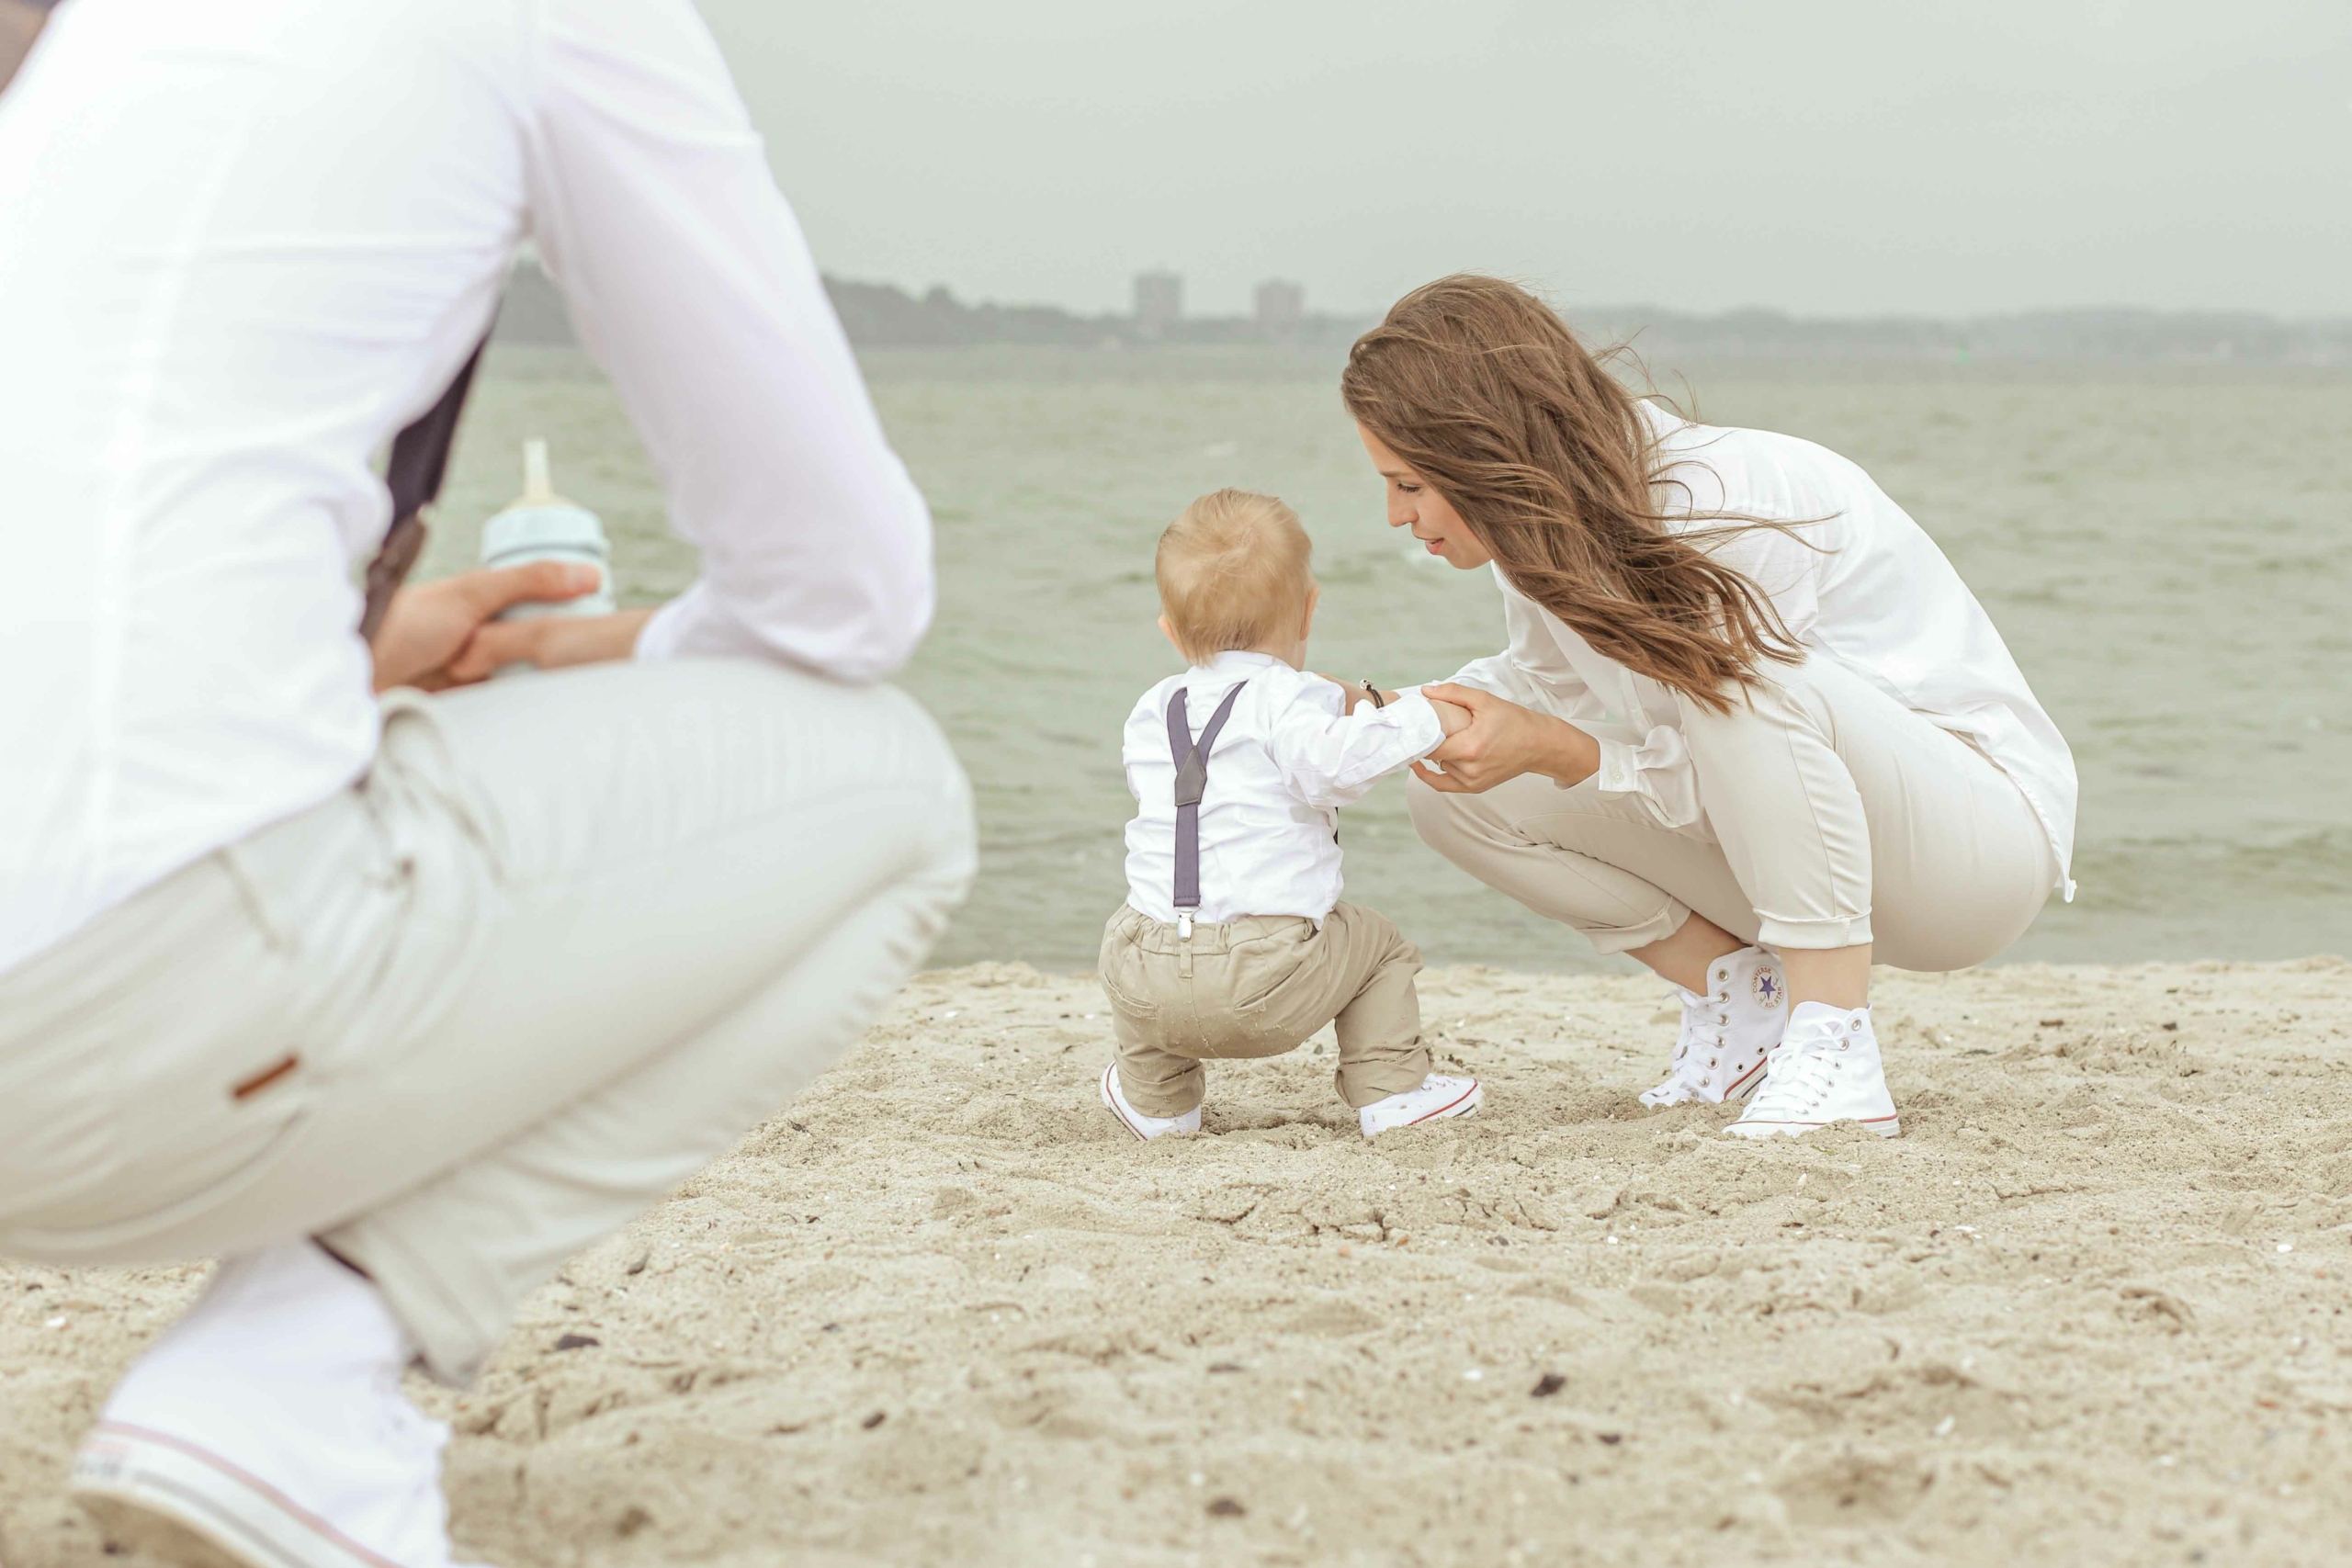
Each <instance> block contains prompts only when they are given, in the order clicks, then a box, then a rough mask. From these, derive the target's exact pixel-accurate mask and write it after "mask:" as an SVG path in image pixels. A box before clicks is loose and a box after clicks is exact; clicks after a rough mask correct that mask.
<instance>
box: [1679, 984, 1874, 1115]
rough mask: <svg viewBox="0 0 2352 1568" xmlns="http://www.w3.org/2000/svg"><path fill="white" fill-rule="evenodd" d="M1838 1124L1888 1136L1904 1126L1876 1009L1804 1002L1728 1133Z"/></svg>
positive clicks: (1793, 1015)
mask: <svg viewBox="0 0 2352 1568" xmlns="http://www.w3.org/2000/svg"><path fill="white" fill-rule="evenodd" d="M1831 1122H1860V1123H1861V1124H1862V1125H1863V1126H1865V1127H1868V1128H1869V1129H1870V1130H1871V1132H1873V1133H1876V1134H1878V1135H1879V1136H1880V1137H1882V1138H1892V1137H1894V1136H1895V1135H1896V1134H1900V1133H1901V1132H1902V1131H1903V1127H1902V1124H1901V1123H1900V1122H1897V1121H1896V1120H1895V1119H1894V1097H1893V1096H1892V1095H1890V1094H1888V1093H1887V1092H1886V1066H1885V1064H1884V1063H1883V1062H1882V1061H1880V1059H1879V1054H1878V1036H1877V1035H1875V1034H1873V1033H1872V1032H1871V1010H1870V1009H1868V1008H1854V1009H1851V1010H1848V1009H1844V1008H1834V1007H1831V1006H1830V1005H1829V1004H1828V1003H1826V1002H1804V1003H1802V1004H1800V1005H1799V1006H1798V1008H1797V1009H1796V1010H1795V1011H1794V1012H1792V1013H1791V1014H1790V1015H1789V1032H1788V1035H1787V1037H1786V1038H1785V1039H1783V1040H1782V1041H1781V1043H1779V1044H1778V1045H1775V1046H1774V1047H1772V1055H1771V1058H1770V1063H1769V1065H1768V1066H1767V1067H1766V1069H1765V1074H1764V1086H1763V1087H1762V1088H1761V1089H1758V1090H1757V1091H1756V1098H1755V1099H1753V1100H1749V1101H1748V1102H1747V1110H1746V1111H1742V1112H1741V1113H1740V1118H1739V1120H1738V1121H1736V1122H1733V1123H1732V1124H1731V1125H1730V1126H1728V1127H1726V1128H1724V1132H1725V1133H1726V1134H1730V1135H1731V1136H1733V1137H1736V1138H1770V1137H1772V1136H1774V1135H1776V1134H1788V1135H1789V1136H1790V1137H1796V1136H1798V1135H1799V1134H1804V1133H1810V1132H1812V1131H1813V1130H1814V1129H1815V1128H1816V1127H1826V1126H1828V1125H1829V1123H1831Z"/></svg>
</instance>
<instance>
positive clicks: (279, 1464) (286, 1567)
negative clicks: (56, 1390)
mask: <svg viewBox="0 0 2352 1568" xmlns="http://www.w3.org/2000/svg"><path fill="white" fill-rule="evenodd" d="M410 1355H411V1348H410V1346H409V1342H408V1337H407V1336H406V1334H404V1333H403V1332H402V1331H401V1326H400V1325H399V1324H398V1323H397V1322H396V1321H395V1320H394V1319H393V1317H392V1314H391V1313H390V1310H389V1309H387V1308H386V1306H385V1304H384V1299H383V1297H382V1295H381V1294H379V1292H378V1291H377V1290H376V1287H375V1286H374V1285H372V1284H370V1283H369V1282H368V1280H364V1279H362V1278H360V1277H359V1276H358V1275H357V1274H355V1273H353V1272H352V1271H351V1270H350V1269H345V1268H344V1267H343V1266H342V1265H341V1264H339V1263H337V1262H335V1261H334V1259H333V1258H329V1257H328V1256H327V1255H326V1254H325V1253H323V1252H322V1251H321V1250H320V1249H319V1248H318V1247H316V1246H315V1245H314V1244H312V1243H310V1242H300V1243H297V1244H294V1245H291V1246H287V1247H272V1248H270V1249H269V1250H268V1251H266V1252H258V1253H253V1254H249V1255H247V1256H245V1257H243V1258H230V1259H228V1260H227V1261H225V1262H223V1263H222V1264H221V1266H220V1272H219V1273H217V1274H215V1275H214V1276H213V1278H212V1281H211V1283H210V1284H209V1285H208V1286H207V1287H206V1289H205V1292H204V1294H203V1295H201V1296H200V1297H198V1299H197V1303H196V1304H195V1305H194V1306H192V1307H190V1308H189V1309H188V1312H187V1316H185V1317H183V1318H181V1319H180V1321H179V1322H178V1323H176V1324H175V1325H173V1326H172V1327H171V1329H170V1330H168V1331H167V1332H166V1333H165V1334H164V1337H162V1338H161V1339H159V1340H157V1341H156V1342H155V1345H154V1347H153V1348H152V1349H150V1350H149V1351H148V1352H147V1354H146V1355H144V1356H142V1357H141V1358H140V1359H139V1360H138V1361H137V1363H136V1364H134V1365H133V1366H132V1367H131V1369H130V1373H129V1374H128V1375H127V1376H125V1377H124V1378H123V1380H122V1383H121V1385H120V1386H119V1387H118V1388H117V1389H116V1390H115V1392H114V1395H113V1397H112V1398H110V1399H108V1400H107V1406H106V1410H105V1412H104V1413H103V1414H102V1415H101V1416H100V1417H99V1420H98V1425H97V1428H96V1430H95V1431H94V1432H92V1433H91V1435H90V1437H89V1438H88V1439H87V1440H86V1441H85V1442H84V1443H83V1445H82V1451H81V1453H80V1454H79V1455H78V1456H76V1458H75V1459H74V1472H73V1479H72V1486H73V1491H74V1497H75V1499H76V1500H77V1501H79V1502H80V1503H81V1504H82V1506H84V1507H85V1508H86V1509H88V1510H89V1512H90V1513H91V1515H92V1516H93V1517H96V1519H97V1521H98V1523H99V1525H100V1526H101V1527H102V1528H103V1529H105V1530H106V1532H107V1536H108V1537H109V1538H111V1539H113V1540H119V1541H120V1542H122V1543H123V1544H124V1545H126V1546H130V1547H131V1548H133V1549H134V1550H139V1551H147V1552H150V1553H152V1554H153V1555H154V1556H157V1557H161V1558H164V1560H166V1561H168V1562H187V1563H204V1564H228V1565H245V1568H391V1565H394V1564H397V1565H398V1568H450V1563H449V1528H448V1509H447V1505H446V1503H445V1502H444V1500H443V1498H442V1495H441V1449H442V1445H443V1444H444V1443H446V1442H447V1440H448V1437H449V1429H448V1428H447V1427H445V1426H443V1425H442V1424H441V1423H439V1422H437V1421H428V1420H427V1419H425V1418H424V1416H423V1415H421V1414H420V1413H419V1412H418V1411H417V1409H416V1407H415V1406H414V1405H413V1404H410V1403H409V1402H408V1400H407V1398H406V1396H404V1395H403V1394H402V1393H401V1388H400V1379H401V1371H402V1370H403V1369H404V1368H405V1367H406V1366H407V1364H408V1361H409V1359H410Z"/></svg>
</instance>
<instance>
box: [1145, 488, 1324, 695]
mask: <svg viewBox="0 0 2352 1568" xmlns="http://www.w3.org/2000/svg"><path fill="white" fill-rule="evenodd" d="M1314 548H1315V547H1314V545H1313V543H1312V542H1311V541H1310V540H1309V539H1308V538H1307V536H1306V526H1305V525H1302V524H1301V523H1300V522H1299V520H1298V513H1295V512H1293V511H1292V510H1291V509H1290V508H1289V507H1287V506H1285V505H1283V503H1282V502H1280V501H1277V500H1275V499H1274V498H1273V497H1272V496H1271V495H1258V494H1256V493H1254V492H1252V491H1246V490H1219V491H1210V492H1209V493H1208V494H1206V495H1204V496H1202V497H1201V498H1200V499H1199V500H1198V501H1195V502H1193V504H1192V505H1190V506H1187V507H1186V508H1184V511H1183V513H1182V515H1181V516H1179V517H1178V518H1177V519H1176V521H1175V522H1173V523H1170V525H1168V531H1167V532H1166V533H1164V534H1162V535H1160V536H1159V556H1158V557H1157V558H1155V559H1154V561H1153V562H1152V573H1153V575H1154V576H1155V577H1156V578H1158V579H1159V607H1160V609H1161V611H1162V612H1163V613H1164V614H1165V615H1167V616H1168V627H1169V630H1170V632H1171V633H1172V634H1173V635H1174V637H1175V639H1176V649H1177V651H1178V652H1180V653H1182V655H1183V656H1184V657H1185V658H1186V659H1188V660H1191V661H1192V662H1193V663H1194V664H1204V663H1206V662H1207V661H1208V660H1211V659H1213V658H1215V657H1216V655H1217V654H1220V653H1223V652H1225V651H1226V650H1227V649H1237V648H1256V647H1259V646H1261V644H1264V643H1268V642H1272V641H1273V640H1275V639H1276V638H1278V637H1283V636H1284V635H1285V634H1286V633H1288V632H1289V631H1290V630H1291V629H1293V628H1294V627H1295V626H1297V625H1298V623H1299V620H1300V618H1301V617H1303V616H1304V615H1306V600H1307V596H1308V595H1309V594H1310V593H1312V592H1314V591H1315V574H1314V572H1313V570H1311V568H1310V566H1309V561H1308V558H1309V557H1310V556H1311V555H1312V554H1313V553H1314Z"/></svg>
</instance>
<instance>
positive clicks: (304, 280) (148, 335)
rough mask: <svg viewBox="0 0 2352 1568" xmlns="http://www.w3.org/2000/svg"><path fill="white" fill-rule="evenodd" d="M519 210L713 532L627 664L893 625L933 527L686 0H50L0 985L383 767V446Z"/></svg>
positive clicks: (10, 542)
mask: <svg viewBox="0 0 2352 1568" xmlns="http://www.w3.org/2000/svg"><path fill="white" fill-rule="evenodd" d="M526 236H529V237H531V238H533V239H535V240H536V242H537V246H538V249H539V254H540V255H541V256H542V258H543V259H544V260H545V262H546V264H547V265H548V270H549V271H550V272H551V273H552V274H553V275H554V276H555V277H556V278H557V279H558V281H559V282H560V284H561V286H562V288H563V291H564V294H565V296H566V298H567V299H568V300H569V301H570V304H571V313H572V319H573V321H574V322H575V324H576V326H577V327H578V330H579V333H580V335H581V338H582V341H583V342H584V343H585V344H587V346H588V348H589V349H590V351H591V352H592V353H593V354H594V355H595V357H596V358H597V360H598V361H599V362H600V363H601V364H602V365H603V367H605V370H606V371H607V372H608V373H609V374H610V376H611V377H612V379H613V381H614V383H615V385H616V387H617V388H618V389H619V391H620V395H621V397H622V399H623V400H624V402H625V403H626V404H627V407H628V412H629V415H630V417H631V419H632V420H633V421H634V422H635V423H636V425H637V428H638V430H639V434H641V435H642V436H643V438H644V441H645V445H646V447H647V449H648V451H649V452H650V454H651V456H652V458H653V461H654V463H655V465H656V466H657V467H658V468H659V469H660V471H661V473H662V480H663V484H664V487H665V490H666V493H667V497H668V502H669V508H670V514H671V518H672V521H673V526H674V527H675V528H676V529H677V531H678V532H679V533H680V534H681V535H683V536H684V537H685V538H687V539H689V540H691V541H692V542H694V543H695V545H697V546H699V547H701V550H702V554H703V562H704V570H703V576H702V578H701V580H700V581H697V582H696V583H695V586H694V587H693V588H692V589H691V590H689V591H688V592H686V593H685V594H684V596H682V597H681V598H680V599H678V600H677V601H676V602H674V603H673V604H671V605H669V606H668V607H666V608H665V609H664V610H663V611H662V613H661V614H660V615H657V616H656V617H655V618H654V620H653V621H652V623H651V624H650V626H648V627H647V628H646V631H645V634H644V637H643V638H642V640H641V642H640V644H639V657H641V658H646V659H662V658H673V657H680V656H687V655H751V656H758V657H765V658H772V659H777V660H785V661H787V662H790V663H792V664H796V665H798V666H801V667H803V668H806V669H810V670H814V671H820V672H821V673H825V674H831V675H835V676H839V677H842V678H845V679H851V680H858V679H871V678H874V677H877V676H880V675H883V674H886V673H888V671H891V670H893V669H895V668H897V667H898V666H899V664H900V663H902V662H903V661H904V660H905V659H906V658H907V656H908V654H909V653H910V651H911V650H912V649H913V647H914V645H915V643H916V641H917V640H918V638H920V637H921V636H922V631H923V629H924V627H925V626H926V625H927V623H928V621H929V619H930V614H931V605H932V577H931V536H930V519H929V517H928V515H927V513H925V511H924V507H923V503H922V498H921V496H920V495H919V494H918V493H917V492H916V491H915V489H914V487H913V485H912V483H911V482H910V480H909V479H908V478H907V475H906V472H905V470H904V468H902V467H901V466H900V465H899V461H898V460H897V458H896V457H894V456H893V455H892V454H891V452H890V450H889V447H888V445H887V444H886V442H885V440H884V437H883V434H882V429H881V425H880V423H879V422H878V421H877V419H876V416H875V413H874V410H873V407H872V405H871V403H870V402H869V400H868V399H867V397H866V394H865V388H864V385H863V383H862V382H861V380H860V378H859V376H858V373H857V368H856V364H855V361H854V359H853V358H852V356H851V354H850V351H849V346H848V344H847V342H846V341H845V339H844V338H843V336H842V331H841V328H840V325H839V323H838V321H836V320H835V318H834V316H833V313H832V311H831V308H830V306H829V305H828V303H827V301H826V299H825V296H824V292H823V289H822V288H821V286H820V282H819V280H818V276H817V270H816V266H815V265H814V263H813V262H812V261H811V259H810V257H809V251H808V247H807V245H806V243H804V242H803V240H802V238H801V235H800V231H799V228H798V226H797V223H796V222H795V220H794V219H793V216H792V213H791V211H790V210H789V209H787V208H786V205H785V202H784V199H783V197H781V196H780V195H779V194H778V193H777V191H776V188H775V183H774V181H773V179H772V178H771V176H770V175H769V172H768V169H767V165H766V163H765V160H764V158H763V153H762V150H761V145H760V142H759V141H758V138H757V137H756V136H755V134H754V133H753V131H752V127H751V124H750V121H749V119H748V118H747V116H746V114H745V112H744V110H743V107H742V106H741V102H740V100H739V99H738V97H737V96H736V93H735V90H734V87H733V85H732V83H731V82H730V80H729V76H728V73H727V70H726V67H725V65H724V63H723V62H721V60H720V58H719V55H718V49H717V47H716V46H715V45H714V43H713V42H712V40H711V38H710V36H709V34H708V32H707V30H706V29H705V28H704V26H703V24H702V22H701V21H700V19H699V18H698V17H696V16H695V12H694V10H693V9H692V7H691V6H689V5H688V4H687V0H401V4H398V5H354V4H349V3H347V0H250V3H247V4H243V5H239V6H232V7H230V8H228V9H226V10H223V9H221V8H220V7H217V6H192V5H188V4H187V3H186V0H105V3H104V4H85V5H69V6H63V7H62V8H61V9H60V10H59V11H58V12H57V14H56V16H55V17H53V18H52V19H51V23H50V27H49V30H48V33H47V35H46V36H45V37H44V38H43V39H41V41H40V45H39V46H38V47H37V49H36V50H35V51H34V52H33V55H32V57H31V59H30V60H29V61H28V62H27V63H26V65H25V68H24V71H23V73H22V74H21V75H19V76H18V78H17V81H16V83H15V85H13V86H12V87H11V88H10V89H9V90H8V92H7V93H6V96H0V971H5V970H6V969H7V968H9V967H10V966H12V965H13V964H17V963H18V962H20V961H22V960H23V959H24V958H26V957H28V956H29V955H30V954H32V953H37V952H39V951H40V950H41V949H42V948H44V947H46V946H47V945H49V944H50V943H51V942H56V941H57V940H59V939H60V938H62V937H63V936H65V935H66V934H67V933H68V932H70V931H73V930H74V929H75V928H76V927H78V926H80V925H81V924H82V923H84V922H85V921H86V920H87V919H90V918H91V917H93V916H94V915H96V914H97V913H98V912H99V911H101V910H103V909H105V908H107V907H109V906H111V905H114V904H116V903H119V902H120V901H121V900H122V899H124V898H126V897H129V896H130V895H131V894H132V893H135V892H137V891H138V890H139V889H141V887H144V886H148V885H149V884H151V883H153V882H155V881H157V880H159V879H160V878H162V877H163V876H164V875H165V874H168V873H170V872H172V871H174V870H175V869H176V868H177V867H179V866H180V865H182V864H185V863H188V862H190V861H192V860H195V859H197V858H198V857H200V856H202V855H204V854H206V853H208V852H210V851H212V850H214V849H217V848H219V847H220V846H221V845H224V844H227V843H231V842H232V841H234V840H238V839H240V838H242V837H243V836H244V835H245V834H246V833H248V832H250V831H252V830H253V829H256V828H259V827H261V826H263V825H264V824H266V823H269V822H273V821H277V820H278V819H280V818H286V817H288V816H290V815H292V814H293V813H295V812H298V811H300V810H302V809H304V808H306V807H311V806H312V805H315V804H316V803H317V802H319V801H321V800H323V799H325V798H326V797H327V796H328V795H332V794H333V793H334V791H336V790H337V789H340V788H342V787H344V786H345V785H347V784H350V783H351V782H352V781H353V780H354V779H355V778H356V777H357V776H358V775H359V774H361V773H363V772H365V770H366V769H367V767H368V762H369V761H370V759H371V758H372V756H373V755H374V751H375V746H376V733H377V716H376V705H375V701H374V699H373V697H372V695H371V694H370V691H369V684H370V671H369V665H368V653H367V649H365V647H364V646H363V645H362V644H361V642H360V640H359V638H358V637H357V636H356V632H355V630H354V627H355V626H356V624H357V621H358V617H359V609H360V600H359V595H358V593H357V592H356V590H355V589H354V587H353V586H352V578H353V573H354V569H355V567H356V565H357V564H359V563H361V562H364V561H366V560H367V559H368V558H369V557H370V556H371V555H372V554H373V553H374V551H375V549H376V547H377V545H378V543H379V540H380V539H381V537H382V535H383V532H384V529H385V527H386V525H387V524H388V523H389V521H390V519H389V515H388V514H389V512H390V503H389V501H388V498H387V496H386V493H385V491H384V488H383V486H382V484H381V483H380V482H379V480H378V479H376V478H375V477H374V476H373V474H372V472H371V470H370V468H369V458H370V456H371V454H373V453H375V452H377V451H379V449H380V448H381V447H382V446H383V445H384V443H385V442H386V441H387V440H388V439H389V438H390V435H391V434H392V433H393V432H394V431H396V430H397V429H399V428H400V426H401V425H402V424H403V423H406V422H407V421H408V420H410V419H411V418H413V417H414V416H415V415H416V414H417V413H419V412H422V411H423V410H424V408H425V407H426V406H428V405H429V404H430V403H432V402H433V400H435V398H436V397H437V396H438V395H439V394H440V391H441V389H442V388H443V386H444V385H446V384H447V380H448V378H449V377H450V376H451V374H452V373H453V372H454V371H455V370H456V369H457V367H458V365H459V364H460V363H462V362H463V360H464V358H465V356H466V355H467V353H468V352H469V350H470V349H471V348H472V347H473V345H474V343H475V342H476V340H477V339H478V338H479V337H480V336H481V332H482V330H483V328H484V326H485V325H486V324H487V322H488V321H489V320H490V317H491V311H492V304H493V302H494V300H495V299H496V296H497V292H498V288H499V285H500V282H501V279H502V277H503V274H504V272H505V269H506V266H507V264H508V261H509V258H510V257H511V256H512V254H514V251H515V245H516V243H517V242H519V241H521V240H522V239H524V238H525V237H526Z"/></svg>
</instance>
